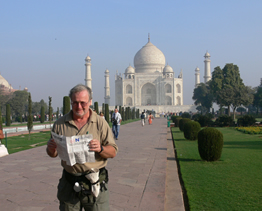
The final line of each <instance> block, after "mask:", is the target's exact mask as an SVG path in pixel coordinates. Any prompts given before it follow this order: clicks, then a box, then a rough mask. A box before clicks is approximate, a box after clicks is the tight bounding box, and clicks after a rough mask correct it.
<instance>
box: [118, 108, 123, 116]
mask: <svg viewBox="0 0 262 211" xmlns="http://www.w3.org/2000/svg"><path fill="white" fill-rule="evenodd" d="M118 112H119V113H120V114H121V117H122V106H119V111H118Z"/></svg>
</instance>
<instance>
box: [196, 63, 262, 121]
mask: <svg viewBox="0 0 262 211" xmlns="http://www.w3.org/2000/svg"><path fill="white" fill-rule="evenodd" d="M192 99H193V100H195V102H194V104H195V105H197V106H198V107H197V110H199V111H200V112H201V113H203V114H205V113H209V112H210V109H211V108H212V107H213V104H214V103H216V104H217V105H218V106H219V108H220V109H219V111H220V114H222V111H223V110H224V108H226V111H227V115H228V116H230V114H231V109H232V112H233V118H234V119H235V112H236V110H237V111H240V112H242V111H245V110H246V109H245V108H248V110H249V112H256V113H257V114H258V113H259V111H262V109H261V108H262V86H258V87H254V88H252V87H249V86H245V84H244V83H243V80H242V79H241V77H240V72H239V68H238V66H237V65H234V64H233V63H230V64H226V65H225V66H224V68H223V69H221V68H220V67H219V66H217V67H215V68H214V71H213V72H212V78H211V80H210V81H208V82H207V83H200V84H198V85H197V87H196V88H195V89H194V93H193V97H192Z"/></svg>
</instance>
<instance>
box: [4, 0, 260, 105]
mask: <svg viewBox="0 0 262 211" xmlns="http://www.w3.org/2000/svg"><path fill="white" fill-rule="evenodd" d="M0 5H1V6H0V26H1V33H0V46H1V47H0V73H1V75H2V76H3V77H4V78H5V79H6V80H7V81H8V82H9V83H11V85H12V86H13V88H15V89H19V87H20V86H21V89H23V88H24V87H27V88H28V90H29V92H31V95H32V100H33V101H34V102H35V101H40V100H41V99H44V100H45V102H47V103H48V96H51V97H52V106H53V108H54V109H55V110H56V108H57V107H61V106H62V103H63V96H66V95H68V92H69V90H70V89H71V88H72V87H73V86H74V85H76V84H78V83H83V84H84V83H85V81H84V77H85V65H84V64H85V57H86V56H87V55H89V56H90V57H91V59H92V61H91V63H92V67H91V68H92V88H93V93H94V96H93V98H94V101H98V102H99V105H101V104H102V102H103V101H104V72H105V70H106V69H108V70H109V71H110V88H111V105H114V99H115V98H114V93H115V87H114V77H115V73H116V70H118V72H120V73H124V71H125V69H126V68H127V67H128V66H129V64H130V65H131V66H134V64H133V59H134V56H135V54H136V52H137V51H139V50H140V49H141V48H142V47H143V46H144V45H145V44H146V43H147V39H148V33H150V37H151V42H152V43H153V44H154V45H155V46H156V47H158V48H159V49H160V50H161V51H162V52H163V53H164V55H165V57H166V62H167V63H168V64H169V65H170V66H171V67H172V68H173V70H174V72H175V77H177V76H178V74H179V73H180V70H181V69H183V79H184V104H185V105H188V104H193V100H192V95H193V89H194V85H195V68H196V67H199V68H200V79H201V82H203V76H204V57H203V56H204V54H205V53H206V51H208V52H209V53H210V55H211V70H212V71H213V69H214V68H215V67H217V66H220V67H221V68H223V67H224V66H225V64H226V63H234V64H236V65H238V67H239V69H240V76H241V78H242V79H243V81H244V83H245V85H247V86H251V87H256V86H258V85H259V84H260V78H262V74H261V72H262V71H261V69H260V68H261V58H262V50H261V47H262V41H261V40H262V27H261V20H262V13H261V9H262V1H260V0H257V1H254V0H253V1H252V0H251V1H246V0H245V1H243V0H228V1H226V0H220V1H215V0H213V1H211V0H191V1H189V0H183V1H182V0H181V1H175V0H173V1H171V0H170V1H166V0H162V1H156V0H150V1H149V0H144V1H143V0H133V1H124V0H122V1H121V0H112V1H111V0H108V1H99V0H93V1H91V0H85V1H82V0H79V1H72V0H70V1H68V0H63V1H62V0H60V1H56V0H53V1H50V0H38V1H35V0H31V1H29V0H23V1H22V0H17V1H13V0H9V1H4V0H0Z"/></svg>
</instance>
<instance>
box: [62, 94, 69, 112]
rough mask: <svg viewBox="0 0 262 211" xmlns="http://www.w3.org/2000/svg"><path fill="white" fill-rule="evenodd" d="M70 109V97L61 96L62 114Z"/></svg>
mask: <svg viewBox="0 0 262 211" xmlns="http://www.w3.org/2000/svg"><path fill="white" fill-rule="evenodd" d="M69 111H70V97H68V96H64V98H63V115H65V114H67V113H69Z"/></svg>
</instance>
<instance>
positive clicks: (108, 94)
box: [105, 69, 110, 105]
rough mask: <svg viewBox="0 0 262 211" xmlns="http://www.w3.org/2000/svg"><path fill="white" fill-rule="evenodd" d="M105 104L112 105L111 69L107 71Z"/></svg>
mask: <svg viewBox="0 0 262 211" xmlns="http://www.w3.org/2000/svg"><path fill="white" fill-rule="evenodd" d="M105 104H108V105H110V85H109V70H108V69H106V71H105Z"/></svg>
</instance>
